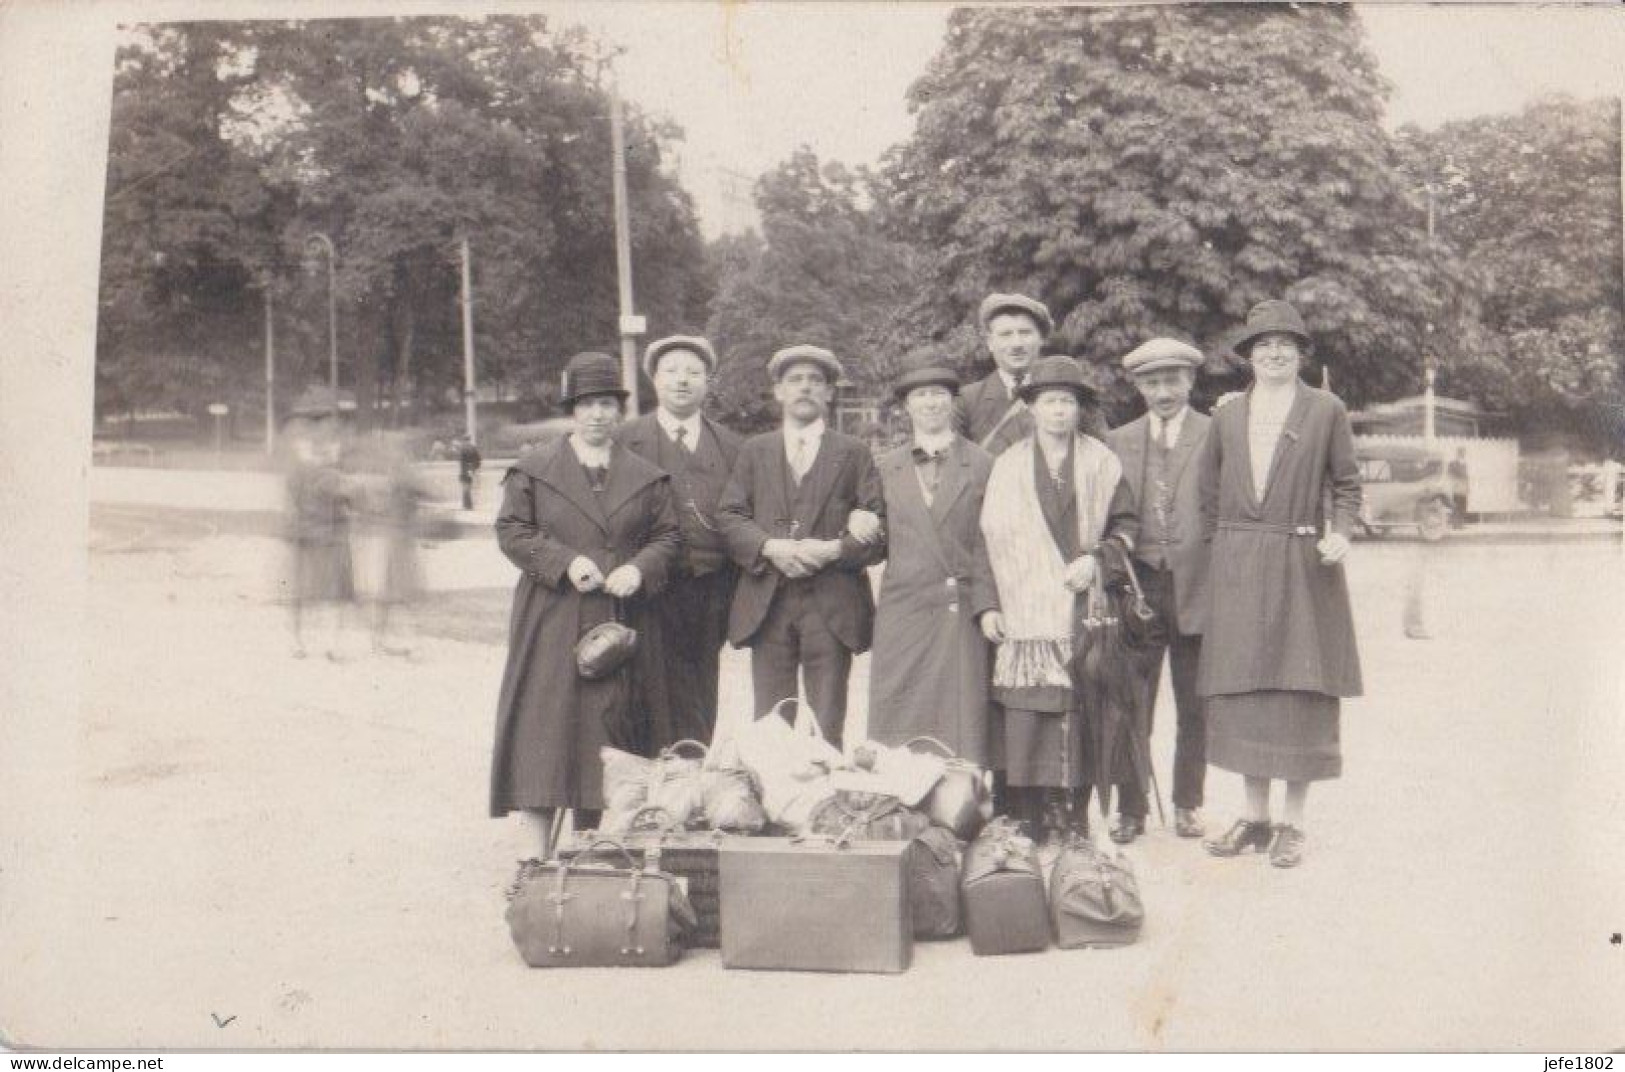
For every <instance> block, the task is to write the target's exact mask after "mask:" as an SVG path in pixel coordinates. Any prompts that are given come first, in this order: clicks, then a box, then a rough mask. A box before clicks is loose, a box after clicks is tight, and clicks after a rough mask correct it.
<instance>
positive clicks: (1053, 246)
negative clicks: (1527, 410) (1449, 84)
mask: <svg viewBox="0 0 1625 1072" xmlns="http://www.w3.org/2000/svg"><path fill="white" fill-rule="evenodd" d="M1386 91H1387V90H1386V87H1385V85H1384V83H1383V81H1382V79H1381V78H1380V76H1379V75H1378V73H1377V69H1376V64H1375V61H1374V59H1373V57H1372V56H1371V54H1370V52H1369V50H1368V49H1367V48H1366V45H1365V42H1364V39H1363V35H1362V31H1361V28H1360V24H1359V22H1358V20H1357V19H1356V18H1355V16H1354V15H1353V13H1352V11H1351V10H1350V9H1349V8H1348V7H1346V6H1341V5H1321V4H1305V5H1291V6H1285V5H1273V4H1248V5H1239V4H1224V5H1167V6H1164V5H1153V6H1134V7H1115V6H1112V7H1104V8H1021V9H996V8H977V9H962V10H959V11H956V12H955V13H954V14H953V15H952V16H951V18H950V20H949V28H948V34H947V40H946V42H945V44H944V46H943V48H942V50H941V51H940V52H939V53H938V55H937V56H936V57H935V59H934V60H933V61H932V63H931V66H930V68H929V69H928V70H927V72H926V74H925V75H924V77H922V78H921V79H920V80H919V81H918V82H917V83H916V84H915V85H914V86H913V88H912V89H911V90H910V95H909V100H910V106H911V108H912V110H913V111H914V114H915V117H916V127H915V132H914V135H913V136H912V138H911V139H910V140H909V141H908V142H906V143H905V144H903V145H901V146H899V147H897V148H896V149H894V150H893V152H892V153H891V154H890V155H889V157H888V160H887V163H886V167H885V172H886V184H885V189H886V191H887V200H888V201H889V205H888V219H889V223H890V227H891V228H892V233H893V234H894V235H897V236H905V235H906V236H907V237H908V239H909V240H910V241H911V242H912V243H914V244H915V246H916V247H917V248H919V249H921V250H923V251H925V252H926V255H927V257H928V263H929V267H928V271H929V278H930V282H929V285H927V286H926V287H924V288H923V289H922V291H921V295H922V296H921V298H920V300H919V301H918V302H917V303H915V305H914V306H913V307H912V308H911V309H910V310H909V314H908V316H907V317H906V318H905V319H904V320H903V321H902V322H901V324H900V328H899V331H898V332H897V334H896V335H895V336H894V338H893V339H892V342H893V344H894V346H901V345H903V343H904V342H905V341H906V340H909V339H914V340H917V339H921V338H929V339H936V340H939V341H940V342H941V343H942V344H943V345H945V346H947V347H948V348H950V349H951V350H953V351H954V352H955V353H956V355H957V356H958V357H959V359H960V360H961V361H962V362H965V363H969V362H971V361H973V360H975V359H976V358H977V357H978V356H980V355H978V354H977V353H976V350H977V346H976V343H975V333H974V331H973V330H972V327H971V321H972V319H973V316H974V310H975V308H976V305H977V303H978V302H979V301H980V299H981V298H982V297H983V296H984V295H985V294H987V293H988V292H989V291H992V290H1006V289H1014V290H1020V291H1024V292H1026V293H1030V294H1033V295H1035V296H1038V297H1041V298H1042V299H1043V300H1044V301H1045V302H1046V303H1048V304H1049V306H1050V308H1051V309H1052V310H1053V311H1054V312H1055V313H1056V314H1057V320H1058V325H1059V327H1058V333H1059V334H1060V335H1061V336H1062V339H1063V341H1064V342H1065V343H1066V344H1067V345H1068V346H1069V348H1070V349H1071V350H1073V351H1074V352H1076V353H1077V354H1078V355H1079V356H1080V357H1082V358H1084V359H1085V360H1087V361H1089V362H1092V363H1094V364H1095V365H1097V366H1099V373H1100V378H1101V379H1102V380H1103V381H1106V382H1108V383H1112V381H1115V384H1114V389H1113V394H1112V396H1110V397H1111V399H1112V400H1114V401H1115V404H1116V405H1115V407H1114V408H1122V407H1123V406H1126V405H1127V404H1129V399H1130V398H1131V395H1132V392H1130V391H1129V390H1128V389H1127V388H1126V387H1125V386H1124V385H1123V384H1122V383H1121V379H1120V375H1119V373H1118V368H1117V359H1118V358H1119V357H1120V356H1121V355H1122V354H1123V353H1125V352H1127V351H1128V350H1129V349H1131V348H1132V347H1133V346H1135V345H1137V344H1138V343H1139V342H1141V341H1143V340H1144V339H1145V338H1146V337H1148V336H1151V335H1155V334H1166V335H1174V336H1178V337H1183V338H1187V339H1192V340H1195V341H1196V342H1197V343H1198V344H1200V345H1203V346H1204V347H1207V348H1208V349H1209V350H1210V352H1214V351H1219V350H1222V349H1224V347H1223V342H1224V340H1225V338H1226V336H1227V334H1228V333H1229V332H1230V331H1231V330H1233V329H1234V328H1235V327H1236V326H1237V325H1238V324H1240V323H1241V322H1242V321H1243V319H1244V318H1245V315H1246V312H1247V310H1248V308H1249V307H1250V306H1251V305H1252V304H1253V303H1254V302H1257V301H1259V300H1261V299H1264V298H1269V297H1285V298H1287V299H1289V300H1291V301H1293V302H1294V303H1295V304H1297V305H1298V306H1299V308H1300V309H1301V311H1302V312H1303V313H1304V315H1305V318H1306V320H1307V321H1308V323H1309V326H1310V328H1311V330H1312V331H1313V332H1314V334H1315V336H1316V343H1317V347H1318V349H1319V351H1320V353H1322V354H1323V355H1326V357H1327V359H1328V361H1329V363H1330V365H1331V367H1332V370H1333V377H1334V380H1335V382H1336V387H1337V390H1338V391H1339V393H1341V394H1343V395H1344V396H1345V397H1346V398H1348V399H1349V400H1350V401H1352V402H1353V403H1355V404H1360V403H1364V402H1366V401H1371V400H1378V399H1382V398H1386V397H1391V396H1393V395H1394V394H1397V393H1402V392H1403V391H1405V390H1407V389H1414V388H1415V386H1416V385H1417V383H1418V381H1419V378H1420V373H1421V360H1420V355H1421V352H1422V350H1423V348H1424V345H1425V343H1426V339H1427V334H1428V333H1427V325H1428V324H1429V323H1430V322H1439V321H1443V320H1444V319H1445V317H1446V316H1447V314H1448V313H1449V311H1450V310H1451V309H1452V308H1454V306H1455V304H1457V303H1458V299H1459V297H1460V291H1461V289H1462V287H1461V281H1460V280H1459V279H1458V278H1457V277H1456V275H1455V273H1454V271H1453V269H1452V267H1451V265H1450V263H1449V258H1448V256H1446V255H1445V253H1444V252H1443V251H1442V250H1440V249H1437V248H1433V247H1430V246H1429V245H1428V244H1427V242H1426V241H1425V236H1424V235H1423V233H1422V221H1423V218H1424V214H1423V212H1422V209H1421V205H1420V201H1419V198H1418V196H1417V192H1416V191H1414V190H1411V189H1410V188H1408V186H1407V185H1406V180H1405V177H1404V175H1403V174H1402V173H1401V171H1400V170H1399V169H1398V167H1397V162H1398V161H1397V155H1396V152H1395V149H1394V147H1393V145H1392V143H1391V141H1390V140H1389V138H1388V137H1387V136H1386V134H1385V133H1384V131H1383V130H1382V127H1381V125H1380V120H1381V116H1382V108H1383V98H1384V95H1385V93H1386Z"/></svg>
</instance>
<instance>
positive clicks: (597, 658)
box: [575, 600, 638, 681]
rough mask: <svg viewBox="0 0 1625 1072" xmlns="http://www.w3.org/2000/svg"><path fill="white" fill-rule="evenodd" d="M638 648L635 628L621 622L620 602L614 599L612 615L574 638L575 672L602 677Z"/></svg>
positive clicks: (611, 672) (595, 677)
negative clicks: (577, 637) (613, 613)
mask: <svg viewBox="0 0 1625 1072" xmlns="http://www.w3.org/2000/svg"><path fill="white" fill-rule="evenodd" d="M637 650H638V631H637V630H636V629H633V628H632V627H631V626H628V625H624V624H622V622H621V603H620V600H616V601H615V617H614V619H613V620H611V621H607V622H599V623H598V624H597V625H595V626H593V627H592V628H591V629H588V630H587V631H586V632H585V633H582V634H581V637H580V638H579V639H578V640H577V641H576V648H575V656H576V673H578V674H580V675H581V676H582V677H583V678H585V679H586V680H588V681H602V680H603V679H604V678H606V677H608V676H609V675H611V674H613V673H614V672H615V671H617V670H619V669H620V668H621V667H623V666H625V665H626V663H627V660H629V659H631V658H632V653H633V652H635V651H637Z"/></svg>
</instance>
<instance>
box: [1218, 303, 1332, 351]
mask: <svg viewBox="0 0 1625 1072" xmlns="http://www.w3.org/2000/svg"><path fill="white" fill-rule="evenodd" d="M1278 332H1280V333H1285V334H1287V335H1296V336H1297V337H1298V338H1299V339H1300V340H1302V342H1303V348H1304V353H1305V354H1307V353H1308V352H1309V351H1310V350H1311V349H1312V348H1313V347H1314V340H1313V339H1311V338H1310V337H1309V329H1308V328H1306V327H1304V324H1303V317H1301V316H1299V315H1298V310H1296V309H1294V308H1293V307H1292V304H1291V303H1290V302H1284V301H1281V300H1279V299H1276V298H1271V299H1269V300H1268V301H1261V302H1259V303H1258V304H1257V305H1255V306H1253V307H1252V309H1251V310H1250V311H1248V313H1247V325H1246V326H1245V327H1243V328H1242V329H1241V330H1240V331H1238V332H1237V333H1236V335H1235V336H1234V337H1233V338H1232V339H1231V340H1230V348H1231V349H1232V350H1234V351H1235V352H1236V353H1237V354H1239V355H1241V356H1242V357H1243V358H1246V357H1250V356H1252V355H1251V353H1250V352H1249V351H1251V350H1252V347H1253V343H1255V342H1257V341H1258V339H1259V338H1260V337H1262V336H1264V335H1272V334H1275V333H1278Z"/></svg>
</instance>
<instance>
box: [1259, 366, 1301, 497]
mask: <svg viewBox="0 0 1625 1072" xmlns="http://www.w3.org/2000/svg"><path fill="white" fill-rule="evenodd" d="M1297 397H1298V389H1297V387H1296V386H1295V385H1291V386H1287V387H1284V388H1281V387H1278V388H1273V389H1268V388H1262V387H1254V388H1253V394H1252V398H1251V400H1250V401H1249V403H1248V406H1249V408H1248V412H1247V447H1248V452H1249V454H1250V455H1251V460H1252V464H1253V494H1254V495H1255V496H1257V497H1258V501H1259V502H1263V501H1264V491H1265V485H1266V484H1267V483H1268V482H1269V478H1270V463H1271V462H1273V461H1274V460H1275V447H1276V444H1277V443H1279V442H1280V440H1281V431H1282V430H1283V429H1284V428H1285V427H1286V417H1287V414H1288V413H1289V412H1291V410H1292V403H1293V402H1294V401H1295V400H1296V399H1297Z"/></svg>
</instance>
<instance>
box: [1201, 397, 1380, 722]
mask: <svg viewBox="0 0 1625 1072" xmlns="http://www.w3.org/2000/svg"><path fill="white" fill-rule="evenodd" d="M1297 392H1298V393H1297V398H1296V399H1295V400H1294V401H1293V403H1292V407H1291V409H1290V410H1288V412H1287V419H1286V424H1285V426H1284V428H1283V430H1282V432H1281V438H1280V442H1279V444H1278V445H1277V446H1276V449H1275V456H1274V460H1273V461H1272V462H1271V464H1270V472H1269V479H1268V481H1267V482H1266V483H1265V487H1264V497H1263V501H1259V499H1258V498H1257V496H1256V495H1255V494H1254V492H1253V478H1252V462H1251V458H1250V454H1249V449H1248V442H1247V418H1248V413H1249V410H1250V408H1251V401H1252V394H1251V392H1248V393H1247V394H1246V395H1244V396H1242V397H1241V398H1239V399H1236V400H1235V401H1232V402H1230V403H1228V404H1226V405H1224V406H1221V407H1219V409H1218V410H1217V411H1215V412H1214V414H1213V423H1212V425H1211V426H1210V428H1209V430H1208V437H1207V442H1206V443H1205V444H1204V445H1203V448H1202V454H1201V458H1200V459H1199V462H1198V465H1199V466H1200V471H1199V477H1200V480H1199V482H1200V491H1201V504H1202V525H1203V531H1204V533H1205V534H1206V536H1207V538H1208V539H1209V541H1210V544H1209V548H1210V553H1209V559H1208V592H1209V597H1210V600H1211V604H1210V607H1209V611H1208V622H1207V630H1206V632H1205V633H1204V634H1203V638H1202V667H1201V671H1200V683H1199V690H1200V692H1201V694H1202V695H1203V696H1221V695H1228V694H1233V693H1242V692H1257V691H1260V690H1274V689H1291V690H1299V691H1307V692H1319V693H1324V694H1326V695H1328V696H1358V695H1360V691H1361V681H1360V656H1359V652H1358V651H1357V649H1356V647H1355V641H1354V617H1353V614H1352V613H1351V611H1350V608H1349V592H1348V580H1347V578H1346V577H1345V576H1344V573H1343V567H1342V566H1341V565H1336V566H1327V565H1322V564H1321V561H1320V552H1319V551H1318V550H1317V549H1316V546H1315V545H1316V544H1317V543H1318V542H1319V540H1320V538H1321V537H1322V536H1324V535H1325V533H1326V531H1327V530H1328V527H1329V528H1330V530H1331V531H1334V532H1340V533H1342V534H1343V535H1345V536H1347V535H1349V534H1350V533H1352V532H1353V531H1354V527H1355V524H1356V523H1357V520H1358V518H1359V515H1360V471H1359V468H1358V467H1357V466H1356V464H1355V461H1354V436H1353V432H1352V430H1351V427H1350V424H1349V416H1348V411H1347V410H1346V409H1345V408H1344V407H1343V403H1342V401H1341V400H1340V399H1338V397H1337V396H1336V395H1334V394H1332V393H1330V392H1329V391H1321V390H1318V389H1317V388H1314V387H1309V386H1307V385H1306V384H1301V383H1300V384H1299V385H1298V386H1297ZM1328 488H1329V489H1330V492H1331V495H1330V499H1331V516H1330V517H1328V516H1327V515H1326V509H1325V505H1324V504H1325V496H1324V494H1323V491H1324V490H1325V489H1328Z"/></svg>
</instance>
